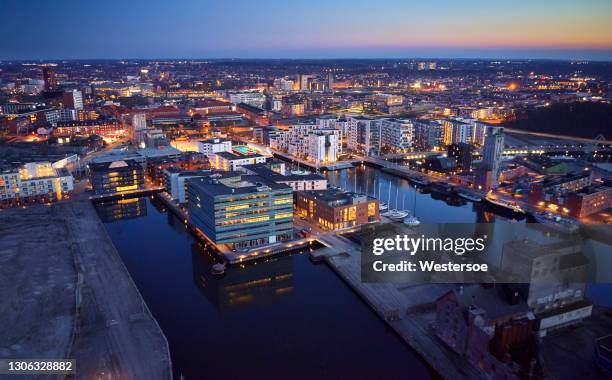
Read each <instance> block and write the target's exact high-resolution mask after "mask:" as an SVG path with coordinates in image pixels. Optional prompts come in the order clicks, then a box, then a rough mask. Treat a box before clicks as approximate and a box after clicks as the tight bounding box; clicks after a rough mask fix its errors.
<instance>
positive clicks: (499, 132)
mask: <svg viewBox="0 0 612 380" xmlns="http://www.w3.org/2000/svg"><path fill="white" fill-rule="evenodd" d="M503 153H504V128H503V127H493V126H488V127H487V132H486V137H485V142H484V146H483V148H482V168H483V169H484V170H485V171H489V172H491V183H490V187H492V188H497V186H498V185H499V177H500V174H501V164H502V158H503V157H502V154H503ZM487 188H488V187H487Z"/></svg>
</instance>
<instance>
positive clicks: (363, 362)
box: [97, 198, 435, 379]
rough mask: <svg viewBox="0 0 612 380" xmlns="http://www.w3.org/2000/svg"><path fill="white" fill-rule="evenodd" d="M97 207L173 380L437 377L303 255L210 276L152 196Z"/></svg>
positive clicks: (207, 260)
mask: <svg viewBox="0 0 612 380" xmlns="http://www.w3.org/2000/svg"><path fill="white" fill-rule="evenodd" d="M97 209H98V213H99V215H100V217H101V218H102V220H103V221H104V223H105V226H106V228H107V231H108V233H109V235H110V237H111V239H112V240H113V243H114V245H115V246H116V247H117V250H118V251H119V254H120V255H121V257H122V259H123V261H124V262H125V264H126V266H127V268H128V270H129V272H130V274H131V275H132V278H133V279H134V282H135V283H136V285H137V287H138V289H139V290H140V292H141V293H142V296H143V298H144V299H145V301H146V303H147V305H148V306H149V308H150V309H151V312H152V313H153V315H154V316H155V318H156V319H157V321H158V322H159V324H160V326H161V328H162V330H163V331H164V334H165V335H166V337H167V339H168V343H169V346H170V351H171V355H172V361H173V366H174V372H175V378H177V379H179V378H180V376H181V375H182V376H184V377H185V379H205V378H206V379H221V378H224V379H238V378H249V379H272V378H274V379H276V378H286V379H376V378H389V379H400V378H411V379H429V378H431V377H432V376H435V375H432V374H431V372H430V370H429V368H428V367H427V366H426V364H424V363H423V362H422V361H421V359H420V358H419V357H418V355H417V354H416V353H414V352H413V351H411V349H410V347H408V346H407V345H406V344H404V342H403V341H402V340H401V339H400V338H399V337H398V336H396V335H395V334H394V333H393V332H392V331H390V330H389V329H388V328H387V327H386V325H385V324H384V322H382V321H381V320H380V319H379V318H378V317H377V316H376V314H375V313H374V312H373V311H372V310H370V309H369V307H368V306H367V305H366V304H364V303H363V302H362V301H361V300H360V298H359V297H358V296H357V295H355V294H354V293H353V292H352V291H351V290H350V289H349V288H348V287H347V286H346V285H345V284H344V283H343V282H342V280H340V279H339V277H338V276H336V275H335V274H334V273H333V272H332V271H331V269H329V267H327V266H326V265H325V264H313V263H312V262H311V261H310V260H309V258H308V255H307V254H306V253H305V252H304V253H298V254H293V255H290V256H283V257H277V258H273V259H270V260H267V261H261V262H257V263H256V264H250V265H245V266H244V267H231V268H229V270H228V271H227V273H226V274H225V275H224V276H223V277H219V278H217V277H213V276H211V275H210V266H211V265H212V263H213V262H214V259H213V256H212V255H210V254H209V253H208V252H207V250H206V249H205V248H204V247H202V246H201V245H200V244H199V243H198V242H196V241H195V240H194V238H193V237H192V236H191V234H190V233H189V232H188V231H187V229H186V228H185V226H184V224H183V223H181V221H180V220H178V219H177V218H175V217H174V216H173V215H171V214H169V213H167V212H166V211H165V210H164V208H163V206H162V205H161V204H159V203H158V202H157V201H156V200H155V199H151V198H133V199H125V200H122V201H114V202H106V203H104V204H98V205H97Z"/></svg>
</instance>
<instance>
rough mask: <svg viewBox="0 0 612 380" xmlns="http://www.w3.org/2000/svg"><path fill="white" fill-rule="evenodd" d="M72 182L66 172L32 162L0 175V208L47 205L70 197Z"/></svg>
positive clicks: (48, 164)
mask: <svg viewBox="0 0 612 380" xmlns="http://www.w3.org/2000/svg"><path fill="white" fill-rule="evenodd" d="M73 189H74V179H73V177H72V175H71V174H70V173H69V172H68V170H67V169H66V168H62V167H55V166H54V165H53V164H51V163H50V162H32V163H27V164H24V165H22V166H19V167H16V168H13V169H8V170H5V171H0V206H4V207H6V206H8V207H10V206H16V205H21V204H27V203H35V202H51V201H55V200H60V199H63V198H66V197H68V196H70V194H71V193H72V191H73Z"/></svg>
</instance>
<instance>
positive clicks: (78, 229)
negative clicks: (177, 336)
mask: <svg viewBox="0 0 612 380" xmlns="http://www.w3.org/2000/svg"><path fill="white" fill-rule="evenodd" d="M0 263H1V265H0V289H2V297H0V309H1V310H3V313H1V314H0V325H1V326H3V327H4V328H3V329H0V357H3V358H38V359H42V358H54V359H61V358H67V359H75V361H76V362H75V367H76V375H75V376H74V378H76V379H94V378H96V379H97V378H104V379H107V378H113V379H172V364H171V360H170V353H169V348H168V342H167V341H166V338H165V336H164V334H163V333H162V331H161V329H160V327H159V326H158V324H157V322H156V321H155V319H154V318H153V316H152V315H151V313H150V311H149V309H148V308H147V306H146V304H145V302H144V300H143V299H142V297H141V295H140V293H139V292H138V289H137V288H136V286H135V285H134V283H133V281H132V278H131V277H130V274H129V273H128V271H127V269H126V268H125V266H124V264H123V262H122V260H121V258H120V257H119V254H118V253H117V251H116V249H115V247H114V246H113V244H112V242H111V240H110V238H109V236H108V234H107V232H106V229H105V228H104V226H103V224H102V222H101V221H100V219H99V217H98V215H97V214H96V212H95V210H94V208H93V206H92V204H91V203H90V202H89V201H87V200H83V201H66V202H60V203H57V204H53V205H51V206H47V205H39V206H33V207H29V208H27V209H9V210H4V211H1V212H0ZM50 378H55V377H50Z"/></svg>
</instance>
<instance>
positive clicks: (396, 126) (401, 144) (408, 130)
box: [381, 119, 414, 152]
mask: <svg viewBox="0 0 612 380" xmlns="http://www.w3.org/2000/svg"><path fill="white" fill-rule="evenodd" d="M381 123H382V124H381V143H382V145H383V146H386V147H387V148H389V149H390V150H392V151H396V152H397V151H406V150H408V149H410V148H411V147H412V144H413V141H414V125H413V124H412V121H411V120H408V119H381Z"/></svg>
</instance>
